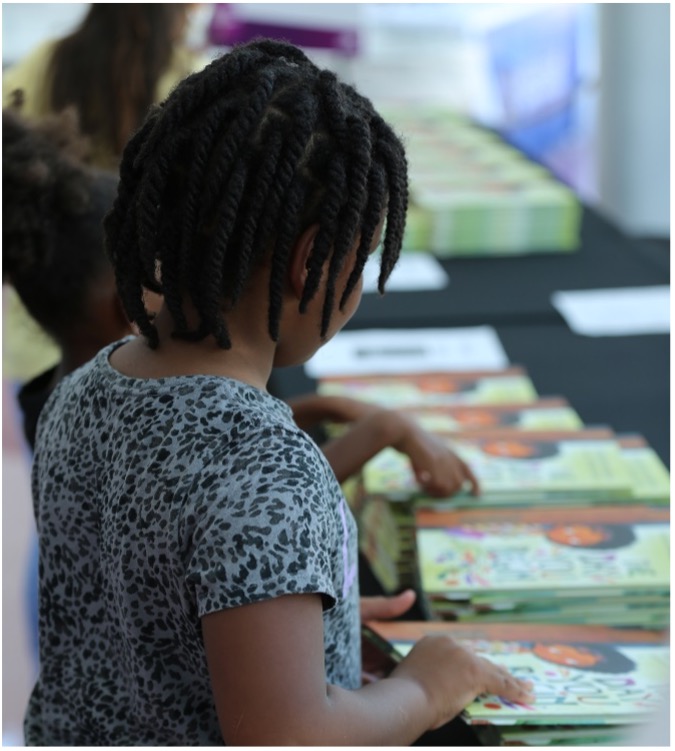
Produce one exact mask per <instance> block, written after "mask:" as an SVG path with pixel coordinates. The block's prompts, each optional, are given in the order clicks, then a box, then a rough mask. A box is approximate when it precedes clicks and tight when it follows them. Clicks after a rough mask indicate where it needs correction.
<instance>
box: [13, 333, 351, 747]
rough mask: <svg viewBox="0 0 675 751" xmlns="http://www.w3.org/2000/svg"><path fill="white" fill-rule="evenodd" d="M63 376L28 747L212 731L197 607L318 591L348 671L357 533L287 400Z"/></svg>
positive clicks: (45, 459)
mask: <svg viewBox="0 0 675 751" xmlns="http://www.w3.org/2000/svg"><path fill="white" fill-rule="evenodd" d="M116 346H119V343H118V344H116V345H111V346H109V347H107V348H105V349H104V350H103V351H102V352H100V353H99V354H98V355H97V356H96V358H94V360H92V361H91V362H90V363H88V364H87V365H86V366H84V367H83V368H81V369H80V370H79V371H77V372H76V373H74V374H72V375H71V376H69V377H68V378H66V379H65V380H64V381H63V382H62V384H61V385H60V386H59V387H58V388H57V390H56V391H55V393H54V394H53V395H52V397H51V398H50V400H49V402H48V403H47V405H46V406H45V409H44V412H43V414H42V416H41V418H40V423H39V427H38V439H37V446H36V456H35V463H34V468H33V499H34V505H35V515H36V520H37V525H38V531H39V536H40V676H39V679H38V682H37V685H36V687H35V689H34V691H33V694H32V696H31V700H30V704H29V707H28V711H27V715H26V721H25V731H26V741H27V743H29V744H47V745H59V746H66V745H101V744H102V745H176V744H178V745H213V744H222V742H223V740H222V736H221V733H220V730H219V727H218V720H217V717H216V712H215V707H214V702H213V698H212V694H211V689H210V683H209V676H208V671H207V665H206V659H205V653H204V647H203V642H202V639H201V631H200V617H201V616H202V615H204V614H206V613H211V612H214V611H217V610H221V609H224V608H230V607H235V606H238V605H243V604H245V603H253V602H257V601H260V600H265V599H268V598H273V597H279V596H281V595H284V594H293V593H307V592H309V593H318V594H321V595H322V598H323V602H324V642H325V654H326V674H327V679H328V681H329V682H331V683H334V684H337V685H340V686H343V687H346V688H356V687H358V685H359V684H360V637H359V619H358V576H357V570H356V567H357V551H356V529H355V524H354V519H353V517H352V515H351V513H350V511H349V509H348V507H347V505H346V503H345V500H344V497H343V495H342V492H341V490H340V486H339V484H338V483H337V480H336V479H335V476H334V474H333V472H332V471H331V469H330V466H329V465H328V463H327V461H326V459H325V457H324V456H323V454H322V453H321V451H320V450H319V449H318V447H317V446H316V444H314V443H313V442H312V440H311V439H310V438H308V436H307V435H306V434H305V433H303V432H302V431H300V430H299V429H298V428H297V427H296V425H295V423H294V422H293V419H292V413H291V410H290V408H289V407H288V406H287V405H286V404H284V403H283V402H281V401H279V400H278V399H275V398H274V397H272V396H270V395H269V394H267V393H265V392H261V391H259V390H258V389H255V388H253V387H251V386H247V385H245V384H243V383H240V382H238V381H234V380H231V379H228V378H221V377H211V376H181V377H173V378H162V379H155V380H142V379H135V378H129V377H126V376H124V375H122V374H120V373H119V372H117V371H116V370H114V369H113V368H112V367H111V366H110V364H109V362H108V357H109V355H110V353H111V352H112V350H113V349H114V348H115V347H116Z"/></svg>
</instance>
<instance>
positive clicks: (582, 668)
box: [368, 621, 670, 725]
mask: <svg viewBox="0 0 675 751" xmlns="http://www.w3.org/2000/svg"><path fill="white" fill-rule="evenodd" d="M368 625H369V627H370V628H371V629H372V630H374V631H375V633H376V634H377V635H379V636H380V637H381V638H382V639H384V640H385V641H386V643H387V644H388V645H389V646H390V647H391V648H393V650H394V652H395V653H396V654H398V655H401V656H402V655H405V654H407V653H408V652H409V651H410V649H412V646H413V645H414V643H415V642H416V641H417V640H418V639H420V638H421V637H422V636H424V635H425V634H430V633H439V632H440V633H447V634H449V635H451V636H453V637H454V638H455V639H457V640H458V641H460V642H461V643H462V644H463V645H464V646H466V647H467V648H469V649H472V650H474V651H475V652H477V653H478V654H481V655H483V656H484V657H486V658H488V659H490V660H492V661H493V662H495V663H498V664H500V665H503V666H504V667H506V668H508V670H509V671H510V672H511V673H513V674H514V675H516V676H517V677H519V678H524V679H526V680H529V681H532V683H533V684H534V694H535V697H536V701H535V702H534V703H533V704H531V705H519V704H514V703H512V702H508V701H505V700H504V699H502V698H500V697H498V696H494V695H490V696H481V697H478V698H477V699H476V700H475V701H474V702H473V703H471V704H470V705H469V706H468V707H467V708H466V713H465V714H466V716H467V717H468V718H469V720H470V721H471V722H474V723H480V722H490V723H493V724H497V725H518V724H529V725H557V724H563V723H566V724H574V725H584V724H598V725H600V724H608V725H611V724H614V725H626V724H631V723H636V722H639V721H641V720H643V719H645V718H646V717H648V716H649V714H650V713H651V712H653V711H654V710H656V709H658V707H659V704H660V702H661V701H662V699H663V695H664V693H665V690H666V688H667V685H668V680H669V657H670V650H669V646H668V644H667V643H666V635H665V633H664V632H659V631H648V630H642V629H633V630H628V629H626V630H623V629H612V628H608V627H604V626H566V625H550V624H549V625H532V624H527V625H524V624H506V625H504V624H486V625H482V626H475V625H473V624H472V625H471V626H470V627H467V626H463V625H461V624H452V623H428V622H416V621H408V622H405V621H397V622H387V623H385V622H374V623H369V624H368Z"/></svg>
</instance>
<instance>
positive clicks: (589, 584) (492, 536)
mask: <svg viewBox="0 0 675 751" xmlns="http://www.w3.org/2000/svg"><path fill="white" fill-rule="evenodd" d="M415 523H416V536H417V560H418V567H419V575H420V581H421V587H422V590H423V591H424V592H425V593H426V594H427V595H449V594H451V595H455V596H456V597H457V598H459V599H461V598H465V599H472V598H473V597H474V596H475V595H480V594H483V595H486V596H487V595H490V596H491V597H495V596H496V595H497V594H499V595H500V596H501V597H502V598H509V597H512V598H516V599H518V596H519V595H520V597H521V598H522V597H523V595H525V596H526V597H527V598H528V599H531V598H532V597H535V596H537V595H538V596H541V597H545V598H547V599H548V598H550V597H552V596H555V597H575V596H577V597H578V596H579V595H581V596H584V594H585V595H586V596H594V595H595V596H601V595H602V594H604V593H610V594H611V593H619V594H620V593H622V592H632V591H635V590H639V591H641V592H642V593H643V594H647V593H648V591H649V592H651V593H659V592H664V591H668V588H669V575H670V553H669V538H670V534H669V533H670V524H669V513H668V509H664V508H656V507H653V508H652V507H648V506H640V505H632V506H627V505H626V506H588V507H583V506H579V507H561V508H542V509H540V508H532V509H502V510H499V511H497V510H479V509H476V510H470V511H469V510H463V511H432V510H426V509H419V510H418V511H417V512H416V516H415Z"/></svg>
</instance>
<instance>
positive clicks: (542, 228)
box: [384, 107, 581, 257]
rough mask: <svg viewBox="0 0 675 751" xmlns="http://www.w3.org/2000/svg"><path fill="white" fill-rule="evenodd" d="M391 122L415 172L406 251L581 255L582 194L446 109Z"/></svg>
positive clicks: (409, 113) (401, 113)
mask: <svg viewBox="0 0 675 751" xmlns="http://www.w3.org/2000/svg"><path fill="white" fill-rule="evenodd" d="M384 114H386V117H387V119H388V121H389V122H391V123H393V124H394V126H395V127H396V129H397V131H398V132H400V133H401V135H402V136H403V138H404V139H405V141H406V144H407V150H408V155H409V159H410V165H411V166H410V174H409V179H410V198H411V204H410V210H409V213H408V222H407V229H406V235H405V239H404V249H409V250H420V249H424V250H427V251H431V252H433V253H435V254H436V255H438V256H442V257H450V256H467V255H515V254H524V253H530V252H565V251H571V250H575V249H577V248H578V247H579V231H580V220H581V206H580V203H579V201H578V199H577V197H576V196H575V194H574V192H573V191H572V190H571V189H570V188H569V187H567V186H566V185H564V184H563V183H561V182H560V181H559V180H557V179H556V178H555V177H554V176H553V175H552V174H551V173H550V172H548V171H547V170H546V169H545V168H543V167H541V166H540V165H537V164H535V163H534V162H532V161H530V160H529V159H528V158H527V157H526V156H525V155H523V154H522V153H521V152H520V151H518V150H517V149H514V148H513V147H511V146H509V145H507V144H506V143H504V141H503V140H502V139H501V138H500V137H499V136H497V135H496V134H494V133H491V132H489V131H487V130H485V129H484V128H482V127H480V126H477V125H475V124H474V123H472V122H471V121H470V120H469V119H468V118H466V117H464V116H461V115H459V114H457V113H454V112H452V111H449V110H447V109H443V108H434V107H425V108H421V109H420V108H415V109H414V110H411V109H410V108H407V109H391V108H390V109H389V110H387V112H386V113H384Z"/></svg>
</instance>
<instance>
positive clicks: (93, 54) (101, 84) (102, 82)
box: [2, 3, 197, 169]
mask: <svg viewBox="0 0 675 751" xmlns="http://www.w3.org/2000/svg"><path fill="white" fill-rule="evenodd" d="M191 5H192V4H190V3H155V4H140V3H92V5H91V7H90V9H89V11H88V13H87V15H86V16H85V18H84V20H83V21H82V23H81V24H80V26H79V27H78V28H77V29H75V31H73V32H72V33H71V34H69V35H68V36H66V37H63V38H62V39H56V40H50V41H47V42H45V43H43V44H41V45H40V46H39V47H37V48H36V49H35V50H34V51H33V52H31V53H30V54H29V55H28V56H27V57H25V58H24V59H23V60H21V61H20V62H19V63H17V64H16V65H14V66H12V67H11V68H9V69H8V70H6V71H5V72H4V73H3V85H2V88H3V98H4V104H5V105H7V104H9V103H10V100H11V99H12V97H14V96H15V93H14V92H16V91H20V92H21V94H20V95H19V96H20V97H21V99H22V107H23V109H22V112H23V115H24V116H25V117H28V118H30V119H40V118H42V117H44V116H45V115H47V114H49V113H51V112H59V111H61V110H63V109H65V108H66V107H71V106H73V107H75V108H76V109H77V111H78V114H79V117H80V127H81V129H82V132H83V133H84V134H86V135H87V136H89V138H90V139H91V145H92V148H91V152H90V155H89V159H90V161H91V162H92V163H93V164H95V165H97V166H99V167H104V168H112V169H117V165H118V163H119V159H120V156H121V154H122V150H123V149H124V146H125V145H126V143H127V141H128V140H129V137H130V136H131V134H132V133H133V132H134V131H135V130H136V128H137V127H138V126H139V125H140V123H141V122H142V120H143V118H144V117H145V115H146V114H147V112H148V109H149V108H150V105H152V104H153V103H154V102H158V101H161V100H162V99H164V98H165V97H166V96H167V94H168V93H169V91H170V90H171V89H172V88H173V87H174V86H175V84H176V83H178V81H180V80H181V79H183V78H184V77H185V76H186V75H188V74H189V73H191V72H192V71H193V70H194V69H195V67H196V65H197V61H196V59H195V56H194V55H193V53H191V52H190V51H189V50H188V49H187V48H186V47H185V46H184V44H183V40H184V37H185V33H186V30H187V24H188V13H189V10H190V7H191Z"/></svg>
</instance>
